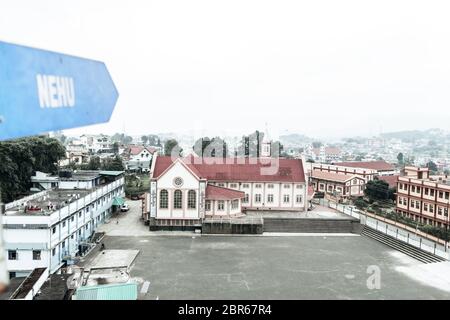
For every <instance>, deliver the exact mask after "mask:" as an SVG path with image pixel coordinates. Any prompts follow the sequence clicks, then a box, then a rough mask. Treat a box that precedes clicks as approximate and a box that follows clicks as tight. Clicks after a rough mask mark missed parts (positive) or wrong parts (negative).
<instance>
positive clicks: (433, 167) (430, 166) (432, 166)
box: [426, 161, 439, 174]
mask: <svg viewBox="0 0 450 320" xmlns="http://www.w3.org/2000/svg"><path fill="white" fill-rule="evenodd" d="M426 167H427V168H428V170H430V173H431V174H436V173H437V172H438V171H439V169H438V167H437V165H436V163H434V162H433V161H429V162H428V163H427V165H426Z"/></svg>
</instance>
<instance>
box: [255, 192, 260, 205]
mask: <svg viewBox="0 0 450 320" xmlns="http://www.w3.org/2000/svg"><path fill="white" fill-rule="evenodd" d="M255 202H256V203H259V202H261V195H260V194H259V193H257V194H255Z"/></svg>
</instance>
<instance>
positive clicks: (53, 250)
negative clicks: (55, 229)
mask: <svg viewBox="0 0 450 320" xmlns="http://www.w3.org/2000/svg"><path fill="white" fill-rule="evenodd" d="M55 254H56V248H53V249H52V256H54V255H55Z"/></svg>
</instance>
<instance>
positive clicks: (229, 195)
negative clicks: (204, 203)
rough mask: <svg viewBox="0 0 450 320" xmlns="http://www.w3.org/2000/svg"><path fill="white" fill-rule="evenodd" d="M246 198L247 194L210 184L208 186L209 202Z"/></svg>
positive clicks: (207, 196)
mask: <svg viewBox="0 0 450 320" xmlns="http://www.w3.org/2000/svg"><path fill="white" fill-rule="evenodd" d="M244 197H245V192H243V191H237V190H232V189H228V188H223V187H218V186H213V185H211V184H208V185H207V186H206V199H207V200H233V199H242V198H244Z"/></svg>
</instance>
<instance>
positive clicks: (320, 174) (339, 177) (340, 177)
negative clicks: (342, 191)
mask: <svg viewBox="0 0 450 320" xmlns="http://www.w3.org/2000/svg"><path fill="white" fill-rule="evenodd" d="M311 177H313V178H315V179H319V180H327V181H337V182H346V181H348V180H351V179H353V178H356V176H353V175H347V174H340V173H334V172H327V171H318V170H313V171H312V173H311Z"/></svg>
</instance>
